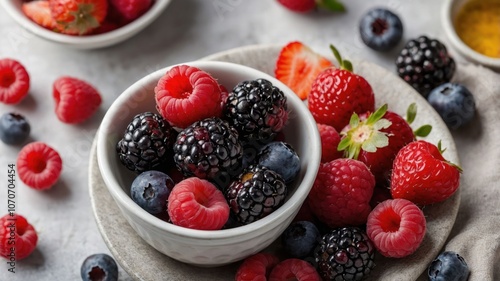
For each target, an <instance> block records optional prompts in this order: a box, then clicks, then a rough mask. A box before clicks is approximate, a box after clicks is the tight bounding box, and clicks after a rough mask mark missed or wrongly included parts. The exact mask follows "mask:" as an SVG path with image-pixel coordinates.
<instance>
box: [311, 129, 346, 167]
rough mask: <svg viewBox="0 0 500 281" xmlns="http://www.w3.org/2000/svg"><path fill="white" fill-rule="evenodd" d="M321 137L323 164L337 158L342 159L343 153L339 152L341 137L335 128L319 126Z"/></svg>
mask: <svg viewBox="0 0 500 281" xmlns="http://www.w3.org/2000/svg"><path fill="white" fill-rule="evenodd" d="M317 125H318V130H319V136H320V137H321V162H322V163H326V162H330V161H332V160H335V159H337V158H342V156H343V154H344V153H343V152H342V151H338V150H337V147H338V146H339V142H340V135H339V133H338V132H337V130H335V128H334V127H332V126H328V125H323V124H317Z"/></svg>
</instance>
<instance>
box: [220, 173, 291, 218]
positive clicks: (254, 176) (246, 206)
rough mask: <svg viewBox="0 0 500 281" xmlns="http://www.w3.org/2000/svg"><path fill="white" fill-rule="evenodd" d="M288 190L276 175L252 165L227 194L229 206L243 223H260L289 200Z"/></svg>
mask: <svg viewBox="0 0 500 281" xmlns="http://www.w3.org/2000/svg"><path fill="white" fill-rule="evenodd" d="M287 192H288V190H287V187H286V184H285V181H284V180H283V178H282V177H281V176H280V175H279V174H278V173H276V172H274V171H272V170H270V169H268V168H266V167H264V166H261V165H251V166H249V167H248V168H247V169H246V170H245V171H243V173H241V174H240V175H239V176H238V178H237V179H236V180H234V181H233V182H231V184H230V185H229V187H228V188H227V189H226V191H225V196H226V199H227V201H228V203H229V207H230V208H231V210H232V211H233V212H234V214H235V215H236V217H237V219H238V220H239V221H240V222H241V223H242V224H249V223H252V222H254V221H256V220H259V219H261V218H263V217H265V216H267V215H269V214H270V213H272V212H273V211H274V210H276V209H278V208H279V207H280V206H281V204H283V202H284V201H285V196H286V195H287Z"/></svg>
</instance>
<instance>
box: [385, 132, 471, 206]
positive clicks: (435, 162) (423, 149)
mask: <svg viewBox="0 0 500 281" xmlns="http://www.w3.org/2000/svg"><path fill="white" fill-rule="evenodd" d="M460 172H461V169H460V168H459V167H458V166H456V165H454V164H452V163H450V162H448V161H446V160H445V159H444V158H443V155H441V150H440V148H438V147H436V146H435V145H434V144H432V143H429V142H426V141H422V140H420V141H415V142H412V143H410V144H408V145H407V146H405V147H403V148H402V149H401V150H400V151H399V152H398V154H397V155H396V158H395V159H394V164H393V166H392V176H391V194H392V197H393V198H404V199H407V200H410V201H412V202H413V203H415V204H418V205H428V204H433V203H438V202H441V201H444V200H446V199H448V198H449V197H450V196H451V195H453V193H455V191H456V190H457V189H458V186H459V185H460Z"/></svg>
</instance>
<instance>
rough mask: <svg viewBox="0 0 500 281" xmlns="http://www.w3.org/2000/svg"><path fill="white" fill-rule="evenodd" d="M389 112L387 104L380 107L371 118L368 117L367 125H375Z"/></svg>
mask: <svg viewBox="0 0 500 281" xmlns="http://www.w3.org/2000/svg"><path fill="white" fill-rule="evenodd" d="M386 112H387V104H384V105H382V106H381V107H379V108H378V109H377V110H376V111H375V112H373V113H372V114H370V117H368V120H366V124H370V125H371V124H375V122H377V121H378V120H380V119H382V117H383V116H384V115H385V113H386Z"/></svg>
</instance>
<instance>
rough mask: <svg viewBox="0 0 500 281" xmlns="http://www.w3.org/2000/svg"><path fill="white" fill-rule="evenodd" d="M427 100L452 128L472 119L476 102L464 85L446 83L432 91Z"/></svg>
mask: <svg viewBox="0 0 500 281" xmlns="http://www.w3.org/2000/svg"><path fill="white" fill-rule="evenodd" d="M427 101H428V102H429V103H430V104H431V105H432V107H434V109H435V110H436V111H437V112H438V113H439V115H441V118H443V121H444V122H445V123H446V125H448V127H449V128H450V129H458V128H460V127H462V126H463V125H465V124H467V123H468V122H469V121H471V120H472V118H473V117H474V114H475V112H476V103H475V101H474V96H473V95H472V93H471V92H470V91H469V90H468V89H467V88H466V87H464V86H463V85H460V84H454V83H445V84H443V85H441V86H438V87H437V88H435V89H434V90H432V91H431V93H430V94H429V96H428V97H427Z"/></svg>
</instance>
